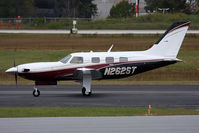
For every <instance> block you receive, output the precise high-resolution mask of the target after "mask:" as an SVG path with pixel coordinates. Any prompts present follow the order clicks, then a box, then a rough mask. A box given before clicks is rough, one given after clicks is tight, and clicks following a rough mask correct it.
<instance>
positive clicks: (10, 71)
mask: <svg viewBox="0 0 199 133" xmlns="http://www.w3.org/2000/svg"><path fill="white" fill-rule="evenodd" d="M16 72H17V67H12V68H9V69H8V70H6V73H9V74H14V73H16Z"/></svg>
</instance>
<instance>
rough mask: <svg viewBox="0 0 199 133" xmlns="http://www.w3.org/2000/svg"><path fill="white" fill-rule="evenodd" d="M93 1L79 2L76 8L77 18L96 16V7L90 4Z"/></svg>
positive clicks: (83, 0) (81, 0) (82, 0)
mask: <svg viewBox="0 0 199 133" xmlns="http://www.w3.org/2000/svg"><path fill="white" fill-rule="evenodd" d="M92 1H93V0H80V2H79V7H78V11H79V13H78V17H79V18H91V16H94V15H96V13H97V6H96V5H95V4H93V3H92Z"/></svg>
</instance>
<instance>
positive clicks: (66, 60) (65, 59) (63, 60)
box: [60, 55, 72, 64]
mask: <svg viewBox="0 0 199 133" xmlns="http://www.w3.org/2000/svg"><path fill="white" fill-rule="evenodd" d="M71 57H72V56H71V55H68V56H66V57H64V58H63V59H61V60H60V62H62V63H64V64H65V63H67V62H68V61H69V60H70V58H71Z"/></svg>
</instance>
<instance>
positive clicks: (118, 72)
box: [100, 60, 177, 79]
mask: <svg viewBox="0 0 199 133" xmlns="http://www.w3.org/2000/svg"><path fill="white" fill-rule="evenodd" d="M176 62H177V61H175V60H174V61H152V62H138V63H127V64H119V65H114V66H109V67H106V68H102V69H100V72H101V73H102V75H103V76H102V79H118V78H126V77H129V76H133V75H136V74H139V73H143V72H146V71H150V70H153V69H156V68H159V67H163V66H167V65H170V64H174V63H176Z"/></svg>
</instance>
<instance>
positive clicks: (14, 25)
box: [0, 17, 92, 29]
mask: <svg viewBox="0 0 199 133" xmlns="http://www.w3.org/2000/svg"><path fill="white" fill-rule="evenodd" d="M73 20H78V21H82V20H84V21H91V20H92V19H91V18H59V17H55V18H52V17H43V18H20V19H18V18H0V29H21V28H24V27H28V26H41V25H45V24H50V23H51V22H59V23H60V24H63V25H66V26H69V25H70V26H72V21H73Z"/></svg>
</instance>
